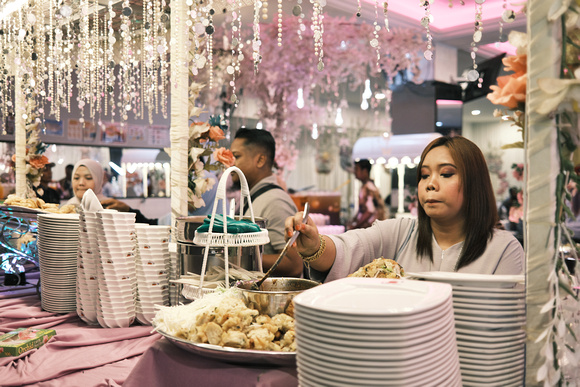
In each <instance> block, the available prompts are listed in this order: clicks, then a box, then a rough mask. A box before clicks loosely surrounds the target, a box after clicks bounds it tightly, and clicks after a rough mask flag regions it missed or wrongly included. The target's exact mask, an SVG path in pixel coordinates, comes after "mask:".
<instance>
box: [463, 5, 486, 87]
mask: <svg viewBox="0 0 580 387" xmlns="http://www.w3.org/2000/svg"><path fill="white" fill-rule="evenodd" d="M484 2H485V0H475V26H474V32H473V42H471V60H472V61H473V69H471V70H469V71H468V72H467V76H466V77H467V80H468V81H469V82H475V81H477V80H478V79H479V71H477V63H476V61H475V59H476V58H477V50H478V48H477V43H479V42H480V41H481V38H482V36H483V19H482V13H483V3H484ZM478 86H479V87H481V80H480V82H479V84H478Z"/></svg>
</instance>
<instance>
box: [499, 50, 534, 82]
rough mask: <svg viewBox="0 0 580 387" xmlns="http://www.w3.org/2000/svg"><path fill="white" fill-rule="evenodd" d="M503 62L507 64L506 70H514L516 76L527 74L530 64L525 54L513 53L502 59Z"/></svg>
mask: <svg viewBox="0 0 580 387" xmlns="http://www.w3.org/2000/svg"><path fill="white" fill-rule="evenodd" d="M502 62H503V64H504V65H505V67H504V70H505V71H513V72H514V73H515V74H513V75H514V76H516V77H519V76H522V75H524V74H526V71H527V66H528V56H527V55H526V54H524V55H512V56H507V57H505V58H503V59H502Z"/></svg>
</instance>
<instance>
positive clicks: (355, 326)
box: [294, 307, 448, 337]
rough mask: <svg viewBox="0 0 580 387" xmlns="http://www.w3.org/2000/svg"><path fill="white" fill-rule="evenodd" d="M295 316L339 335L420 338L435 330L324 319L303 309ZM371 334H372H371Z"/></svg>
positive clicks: (440, 314)
mask: <svg viewBox="0 0 580 387" xmlns="http://www.w3.org/2000/svg"><path fill="white" fill-rule="evenodd" d="M294 313H295V315H296V316H299V317H298V318H299V319H303V320H305V323H307V324H308V325H318V326H321V327H324V328H325V329H328V330H329V331H333V332H339V333H349V332H352V331H353V330H355V331H360V330H369V331H375V330H377V331H388V332H389V333H388V334H389V335H405V337H408V336H422V335H424V334H425V332H430V331H431V330H434V329H435V328H432V327H433V326H434V325H435V327H436V324H430V325H422V324H419V325H417V326H405V325H404V324H402V325H392V324H389V323H388V322H385V321H382V322H381V321H378V322H373V321H371V322H365V323H363V322H360V321H352V322H350V321H346V320H345V321H342V320H340V321H339V320H337V319H334V320H333V319H324V318H321V317H319V316H316V315H314V314H308V313H304V309H302V308H301V307H296V309H295V310H294ZM447 313H448V312H446V311H445V310H443V311H441V313H439V314H436V315H435V316H437V318H439V317H443V316H444V315H446V314H447ZM371 333H372V332H371Z"/></svg>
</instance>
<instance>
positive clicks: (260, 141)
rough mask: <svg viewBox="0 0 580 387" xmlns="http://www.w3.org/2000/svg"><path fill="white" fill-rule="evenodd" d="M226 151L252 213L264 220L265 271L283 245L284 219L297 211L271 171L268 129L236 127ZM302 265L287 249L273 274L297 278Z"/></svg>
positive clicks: (273, 149)
mask: <svg viewBox="0 0 580 387" xmlns="http://www.w3.org/2000/svg"><path fill="white" fill-rule="evenodd" d="M230 150H231V151H232V153H233V155H234V158H235V164H234V165H235V166H236V167H238V168H240V170H241V171H242V172H243V173H244V176H245V177H246V180H247V182H248V186H249V189H250V197H251V199H252V208H253V210H254V216H256V217H260V218H264V219H266V220H267V223H266V228H267V229H268V236H269V237H270V243H269V244H267V245H265V246H264V253H263V256H262V263H263V266H264V270H268V269H269V268H270V267H271V266H272V265H273V264H274V262H275V261H276V259H277V258H278V256H279V254H280V252H281V251H282V249H283V248H284V245H285V244H286V240H285V238H284V221H285V220H286V218H287V217H289V216H293V215H294V214H295V213H296V212H297V209H296V205H295V204H294V202H293V201H292V198H291V197H290V195H288V193H287V192H286V191H285V190H284V189H283V188H282V187H281V186H280V185H279V184H278V182H277V178H276V175H274V173H273V172H272V168H273V167H274V165H275V163H274V156H275V155H276V142H275V141H274V137H272V134H271V133H270V132H268V131H266V130H258V129H239V130H238V131H237V133H236V136H235V139H234V141H233V142H232V145H231V146H230ZM232 180H233V183H234V185H235V186H238V187H239V186H240V180H239V177H238V175H237V174H236V173H233V174H232ZM243 214H244V215H246V216H249V215H250V210H249V208H245V209H244V211H243ZM302 268H303V266H302V258H300V256H299V255H298V253H297V252H296V249H294V248H290V249H288V252H287V253H286V256H285V257H284V258H283V259H282V261H281V262H280V264H279V266H278V267H277V269H276V270H274V272H273V273H274V275H275V276H293V277H299V276H300V275H301V274H302Z"/></svg>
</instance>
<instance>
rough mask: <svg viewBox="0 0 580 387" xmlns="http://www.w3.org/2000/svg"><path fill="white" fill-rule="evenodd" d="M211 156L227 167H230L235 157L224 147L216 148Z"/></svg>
mask: <svg viewBox="0 0 580 387" xmlns="http://www.w3.org/2000/svg"><path fill="white" fill-rule="evenodd" d="M212 156H213V158H214V160H217V161H218V162H220V163H222V164H223V165H225V166H226V167H227V168H229V167H232V166H233V165H234V163H235V162H236V159H235V157H234V154H233V153H232V151H231V150H229V149H226V148H218V149H216V150H215V151H213V154H212Z"/></svg>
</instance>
